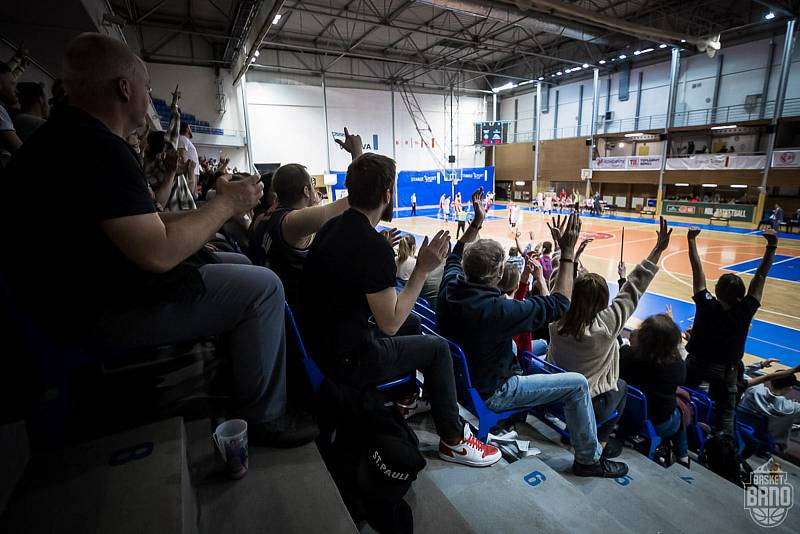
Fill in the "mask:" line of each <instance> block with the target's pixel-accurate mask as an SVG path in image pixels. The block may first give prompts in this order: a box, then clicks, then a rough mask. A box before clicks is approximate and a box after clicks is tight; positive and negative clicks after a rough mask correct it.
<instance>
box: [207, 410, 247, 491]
mask: <svg viewBox="0 0 800 534" xmlns="http://www.w3.org/2000/svg"><path fill="white" fill-rule="evenodd" d="M212 437H213V438H214V444H215V445H216V446H217V452H219V455H220V457H221V458H222V461H223V462H225V465H226V466H227V468H228V476H230V477H231V478H237V479H238V478H242V477H243V476H245V475H246V474H247V468H248V465H249V464H248V452H247V421H245V420H244V419H231V420H230V421H225V422H224V423H222V424H221V425H219V426H218V427H217V429H216V430H215V431H214V434H212Z"/></svg>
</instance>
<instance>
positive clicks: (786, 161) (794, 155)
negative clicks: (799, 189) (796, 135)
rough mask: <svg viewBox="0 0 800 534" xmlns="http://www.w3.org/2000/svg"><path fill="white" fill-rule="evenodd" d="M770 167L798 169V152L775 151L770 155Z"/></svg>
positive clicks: (799, 155)
mask: <svg viewBox="0 0 800 534" xmlns="http://www.w3.org/2000/svg"><path fill="white" fill-rule="evenodd" d="M772 166H773V167H778V168H781V167H783V168H797V167H800V150H776V151H775V152H773V153H772Z"/></svg>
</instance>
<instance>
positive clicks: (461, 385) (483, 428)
mask: <svg viewBox="0 0 800 534" xmlns="http://www.w3.org/2000/svg"><path fill="white" fill-rule="evenodd" d="M422 333H423V334H424V335H429V336H436V337H439V338H441V339H444V340H445V341H447V343H448V344H449V345H450V356H451V357H452V358H453V373H454V374H455V379H456V393H457V395H458V402H459V404H461V405H462V406H464V407H465V408H466V409H467V410H469V411H470V412H471V413H472V414H473V415H474V416H475V417H477V418H478V428H477V429H476V432H475V435H476V436H477V438H478V439H479V440H481V441H486V438H487V437H488V435H489V431H490V430H491V429H492V427H494V426H496V425H497V424H498V423H501V422H502V421H506V420H508V419H510V418H511V417H514V416H516V415H518V414H523V413H526V412H527V411H528V409H527V408H518V409H514V410H505V411H502V412H495V411H492V410H490V409H489V407H488V406H486V403H485V402H483V399H482V398H481V396H480V394H479V393H478V390H477V389H475V388H474V387H473V386H472V380H471V379H470V376H469V367H468V365H467V357H466V356H465V355H464V351H463V350H461V347H459V346H458V345H457V344H455V343H453V342H452V341H450V340H449V339H447V338H444V337H442V336H440V335H439V334H437V333H436V332H434V331H433V329H432V328H430V327H429V326H427V325H425V324H423V325H422Z"/></svg>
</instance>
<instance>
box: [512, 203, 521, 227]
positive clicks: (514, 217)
mask: <svg viewBox="0 0 800 534" xmlns="http://www.w3.org/2000/svg"><path fill="white" fill-rule="evenodd" d="M511 222H512V223H517V222H519V206H514V207H512V208H511Z"/></svg>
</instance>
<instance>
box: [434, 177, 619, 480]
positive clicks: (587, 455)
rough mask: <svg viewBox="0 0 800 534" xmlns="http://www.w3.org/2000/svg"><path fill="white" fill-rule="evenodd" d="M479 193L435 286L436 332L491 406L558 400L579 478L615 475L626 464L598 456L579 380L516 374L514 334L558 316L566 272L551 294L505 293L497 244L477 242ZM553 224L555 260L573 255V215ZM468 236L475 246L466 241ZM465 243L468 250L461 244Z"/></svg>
mask: <svg viewBox="0 0 800 534" xmlns="http://www.w3.org/2000/svg"><path fill="white" fill-rule="evenodd" d="M481 193H482V191H478V192H476V194H474V195H473V197H472V205H473V209H474V210H475V219H474V220H473V222H472V224H470V226H469V228H468V229H467V231H466V233H464V235H463V236H461V239H459V241H458V243H456V245H455V247H453V251H452V252H451V254H450V256H449V257H448V258H447V262H446V264H445V268H444V275H443V277H442V283H441V285H440V286H439V298H438V301H437V319H438V326H439V331H440V333H441V334H442V335H443V336H445V337H447V338H448V339H451V340H452V341H454V342H456V343H458V344H459V345H460V346H461V348H462V349H463V350H464V353H465V355H466V357H467V363H468V365H469V368H470V375H471V379H472V384H473V386H474V387H475V388H476V389H477V390H478V393H479V394H480V395H481V397H482V398H483V399H484V400H485V401H486V405H487V406H488V407H489V409H491V410H495V411H502V410H510V409H514V408H521V407H533V406H539V405H543V404H549V403H553V402H563V403H564V412H565V415H566V419H567V426H568V428H569V430H570V433H571V437H572V443H573V445H574V447H575V461H574V463H573V465H572V471H573V473H574V474H576V475H578V476H599V477H610V478H616V477H621V476H624V475H625V474H626V473H627V472H628V467H627V466H626V465H625V464H624V463H621V462H614V461H611V460H608V459H606V458H604V457H602V456H601V452H602V451H601V447H600V444H599V443H598V441H597V424H596V422H595V417H594V411H593V409H592V403H591V399H590V398H589V385H588V382H587V381H586V378H585V377H583V376H582V375H580V374H578V373H558V374H553V375H541V374H535V375H526V376H522V369H521V368H520V367H519V365H518V364H517V360H516V358H515V357H514V353H513V350H512V343H513V337H514V336H516V335H519V334H522V333H524V332H531V331H533V330H536V329H538V328H540V327H541V326H544V325H546V324H547V323H550V322H552V321H555V320H557V319H558V318H559V317H561V315H563V314H564V312H565V311H566V310H567V308H568V307H569V302H570V300H569V299H570V296H571V295H572V283H573V278H574V277H573V269H571V268H570V269H561V270H560V273H559V275H558V276H557V277H556V279H555V282H554V286H553V294H552V295H550V296H546V297H533V298H531V299H527V300H511V299H507V298H505V297H504V296H503V295H502V293H501V292H500V289H498V284H499V283H500V280H501V279H502V277H503V271H504V269H505V266H506V265H507V263H506V261H505V252H504V249H503V247H502V245H500V243H498V242H497V241H494V240H491V239H479V240H477V241H476V239H477V238H478V231H479V230H480V228H481V225H482V224H483V220H484V209H483V204H482V202H481V198H480V197H481ZM560 219H561V218H560V217H559V221H558V222H556V221H553V222H554V224H553V227H551V231H552V234H553V238H554V239H555V240H556V241H557V242H558V244H559V247H560V248H561V262H562V263H572V262H575V261H576V260H577V259H578V254H576V252H575V244H576V242H577V240H578V237H579V234H580V227H581V222H580V216H579V215H578V214H577V213H573V214H572V215H570V217H569V219H566V220H564V222H563V223H562V222H561V221H560ZM473 241H474V243H473ZM468 243H471V244H470V245H469V247H466V248H465V245H467V244H468Z"/></svg>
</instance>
